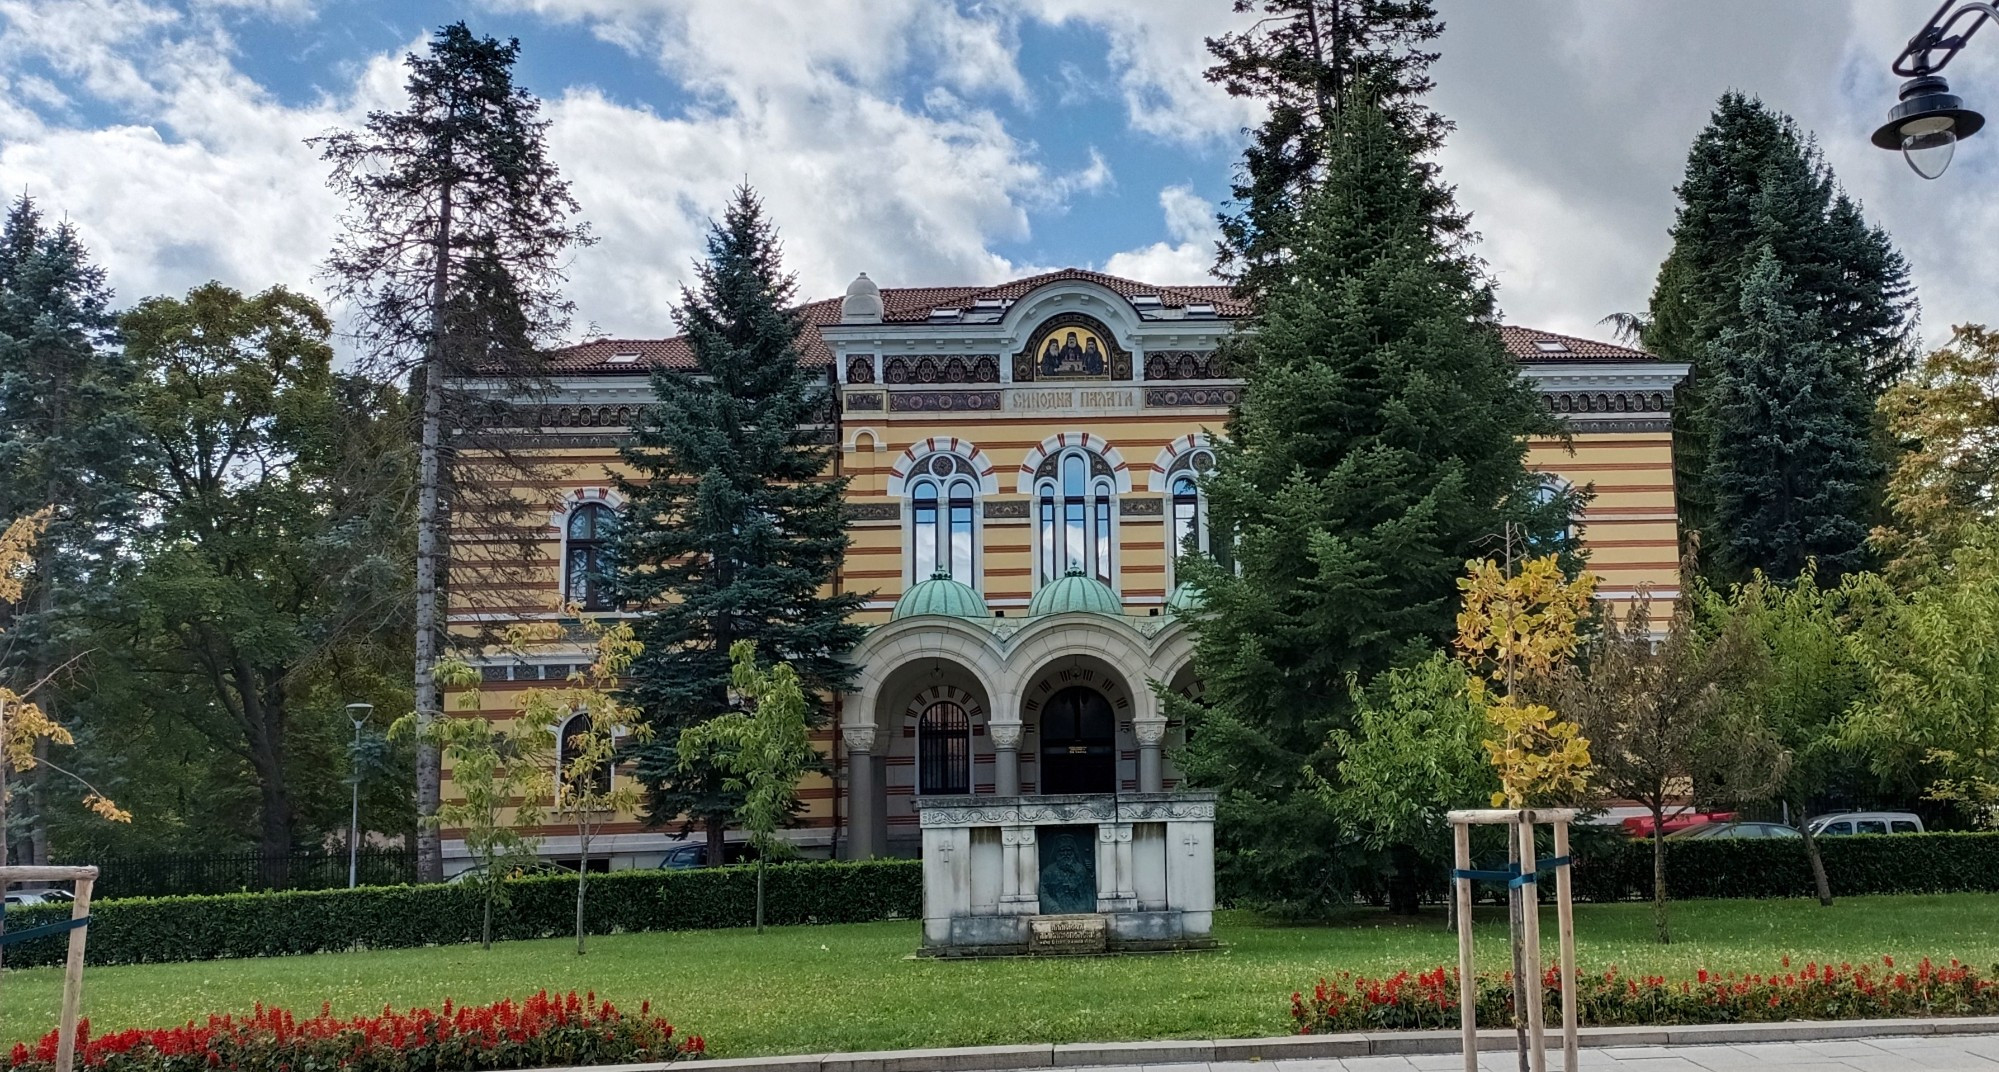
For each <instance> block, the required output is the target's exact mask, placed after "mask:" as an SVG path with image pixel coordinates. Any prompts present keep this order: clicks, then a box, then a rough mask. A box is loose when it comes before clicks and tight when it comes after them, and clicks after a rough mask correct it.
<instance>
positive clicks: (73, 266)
mask: <svg viewBox="0 0 1999 1072" xmlns="http://www.w3.org/2000/svg"><path fill="white" fill-rule="evenodd" d="M110 303H111V290H110V288H109V287H108V286H107V285H106V284H105V278H104V269H103V268H102V267H99V266H97V265H94V264H92V263H91V262H90V255H89V252H88V251H87V250H86V249H85V248H84V246H83V243H82V242H81V241H80V240H79V239H78V238H77V233H76V228H75V226H74V225H72V224H70V223H68V222H67V221H65V222H63V223H60V224H57V225H55V226H53V227H51V226H49V225H48V224H47V223H46V222H45V221H44V220H43V218H42V213H41V210H40V209H39V208H37V207H36V205H35V203H34V201H33V200H31V199H30V198H28V197H27V196H25V195H23V196H22V197H21V198H19V199H18V200H16V201H15V202H14V204H13V205H12V206H11V207H10V209H9V211H8V213H7V220H6V224H5V226H4V228H0V518H14V517H23V516H26V515H28V514H32V513H34V512H36V511H37V510H40V509H42V508H43V507H53V508H54V513H53V514H52V515H51V516H50V518H49V521H48V527H47V529H46V531H45V532H43V534H42V536H41V539H40V540H39V541H38V542H37V543H36V545H35V563H34V570H33V573H32V579H31V580H30V582H29V588H28V591H27V592H26V593H24V595H23V597H22V599H21V600H20V601H19V603H18V608H19V609H18V610H17V611H16V612H13V613H10V614H8V615H6V616H5V617H6V619H8V620H0V627H4V628H6V629H8V630H9V632H10V636H11V641H10V645H9V649H10V650H9V652H8V653H7V656H6V658H7V660H8V661H9V662H10V664H11V669H12V670H13V671H15V672H16V673H18V676H19V677H21V678H22V679H23V680H27V681H41V680H43V679H44V678H48V677H49V676H50V675H52V674H57V673H58V671H59V670H61V669H62V668H64V667H66V666H69V665H70V664H71V661H72V660H73V659H74V658H75V657H76V656H77V655H78V654H79V653H80V652H81V651H82V649H83V647H84V645H83V644H82V643H81V640H80V638H79V635H78V622H79V620H80V618H81V616H82V612H83V611H84V610H85V609H86V604H87V603H89V602H90V601H91V600H92V599H94V598H95V597H96V596H97V595H98V594H101V593H102V592H103V591H105V589H106V588H108V585H106V584H104V583H103V582H104V581H105V580H106V575H107V573H108V572H109V571H110V570H111V569H112V568H113V566H114V565H115V563H116V553H115V544H116V539H117V535H118V532H119V529H120V526H121V524H122V522H123V521H124V520H126V519H127V517H128V516H129V513H130V507H131V500H130V496H129V495H128V494H126V492H125V491H124V480H125V476H126V472H127V469H128V467H129V465H130V463H131V458H132V448H131V436H130V434H129V432H130V425H129V421H128V413H127V399H126V391H127V388H128V386H129V383H130V375H129V372H128V369H127V367H126V364H125V362H124V360H123V358H122V356H121V355H120V354H119V352H118V351H117V349H116V348H114V347H112V346H111V345H109V344H110V341H111V334H112V328H113V317H112V314H111V312H110ZM64 684H65V682H64V681H55V682H52V683H51V684H50V686H48V687H45V688H44V689H43V690H42V692H41V693H40V694H39V695H38V699H39V701H40V703H41V706H42V708H43V710H44V711H45V712H47V713H48V714H49V715H50V717H52V718H57V719H58V720H59V719H60V712H61V709H62V707H63V706H64V699H65V697H64V696H63V691H64V688H63V686H64ZM39 769H40V770H46V769H47V767H46V764H44V765H43V766H42V767H41V768H39ZM39 785H40V781H39V778H37V780H36V781H35V782H34V783H33V784H32V785H31V786H30V789H29V792H28V793H27V794H26V796H27V800H26V802H25V803H26V805H27V807H26V809H25V810H27V812H28V815H27V820H28V825H29V829H28V836H27V838H26V839H25V842H24V843H23V845H22V846H21V853H20V855H21V859H22V861H23V862H34V863H46V862H47V855H48V837H47V830H46V825H45V824H46V817H45V814H44V812H43V811H42V809H40V808H39V807H36V797H37V796H38V795H39V793H38V790H39Z"/></svg>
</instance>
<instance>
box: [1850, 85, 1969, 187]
mask: <svg viewBox="0 0 1999 1072" xmlns="http://www.w3.org/2000/svg"><path fill="white" fill-rule="evenodd" d="M1901 96H1902V100H1901V103H1899V104H1897V105H1895V107H1893V108H1891V109H1889V110H1888V121H1887V122H1886V123H1883V124H1882V125H1881V129H1879V130H1876V131H1875V132H1874V144H1875V145H1878V146H1880V147H1881V148H1883V149H1890V150H1894V149H1899V150H1901V152H1902V157H1903V159H1905V160H1907V161H1908V162H1909V167H1911V168H1913V169H1914V170H1915V172H1916V174H1918V175H1921V176H1922V177H1923V178H1926V179H1934V178H1936V177H1937V176H1939V175H1942V174H1943V173H1944V169H1945V168H1947V167H1949V166H1950V158H1951V156H1952V154H1953V153H1954V152H1955V151H1956V148H1957V143H1958V142H1960V141H1963V140H1964V139H1965V138H1969V137H1971V136H1972V135H1973V134H1976V133H1978V131H1979V129H1980V128H1982V127H1983V126H1985V117H1984V116H1982V115H1980V114H1978V113H1977V112H1974V111H1972V110H1971V109H1969V108H1966V107H1965V106H1964V100H1963V99H1962V98H1960V97H1958V96H1957V95H1956V94H1954V93H1952V92H1951V91H1950V84H1949V83H1948V82H1945V81H1944V80H1943V77H1942V76H1941V75H1936V74H1925V75H1918V76H1917V77H1915V78H1911V79H1909V80H1908V81H1907V82H1904V83H1902V94H1901Z"/></svg>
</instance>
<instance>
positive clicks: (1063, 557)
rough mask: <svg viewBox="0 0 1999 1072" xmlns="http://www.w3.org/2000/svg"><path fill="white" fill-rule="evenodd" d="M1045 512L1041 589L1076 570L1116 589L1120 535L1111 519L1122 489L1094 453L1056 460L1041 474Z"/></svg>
mask: <svg viewBox="0 0 1999 1072" xmlns="http://www.w3.org/2000/svg"><path fill="white" fill-rule="evenodd" d="M1035 493H1036V498H1037V499H1038V500H1039V506H1040V511H1041V518H1040V522H1041V523H1040V539H1041V555H1040V559H1041V583H1042V584H1047V583H1048V582H1050V581H1052V580H1054V579H1055V578H1057V577H1060V576H1062V575H1063V574H1064V573H1066V572H1068V570H1069V567H1070V566H1071V565H1072V564H1073V565H1074V566H1075V567H1076V568H1078V569H1080V570H1082V571H1083V573H1084V574H1085V575H1086V576H1090V577H1095V578H1096V579H1097V580H1100V581H1102V582H1104V583H1105V584H1108V585H1111V586H1112V587H1116V583H1115V581H1114V580H1113V578H1115V577H1116V576H1117V571H1116V563H1115V561H1114V560H1115V549H1116V546H1117V539H1116V537H1117V530H1116V528H1115V522H1113V520H1112V518H1111V502H1112V500H1113V499H1114V498H1115V497H1116V487H1115V485H1114V484H1113V483H1112V480H1111V468H1110V466H1109V465H1108V464H1106V463H1105V462H1104V460H1103V459H1102V458H1101V457H1098V456H1097V455H1096V454H1093V453H1090V452H1088V451H1082V450H1068V451H1063V452H1061V453H1059V454H1051V455H1049V456H1048V458H1047V459H1046V460H1044V461H1043V462H1042V463H1041V467H1040V468H1039V469H1037V470H1036V471H1035Z"/></svg>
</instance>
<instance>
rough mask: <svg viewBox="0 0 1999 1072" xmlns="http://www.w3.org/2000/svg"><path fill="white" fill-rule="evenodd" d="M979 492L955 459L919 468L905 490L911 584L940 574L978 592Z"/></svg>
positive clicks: (974, 477) (968, 469) (967, 467)
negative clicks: (908, 519)
mask: <svg viewBox="0 0 1999 1072" xmlns="http://www.w3.org/2000/svg"><path fill="white" fill-rule="evenodd" d="M978 487H979V485H978V470H976V469H974V468H973V467H972V463H971V462H970V461H969V460H967V459H964V458H960V457H958V456H957V455H955V454H934V455H931V456H930V457H928V458H925V459H924V460H922V461H921V462H918V463H917V465H916V469H915V472H914V474H913V475H912V478H911V480H910V484H909V500H910V501H909V506H910V519H911V526H910V530H911V538H910V565H911V567H912V569H911V570H910V583H911V584H915V583H917V582H919V581H925V580H928V579H929V578H931V577H932V576H934V575H935V574H936V573H937V572H938V571H939V570H942V571H944V572H946V573H949V574H950V575H951V579H952V580H954V581H957V582H958V583H960V584H965V585H970V586H971V587H973V588H977V587H978V568H977V559H976V555H977V551H978V540H977V531H976V528H975V526H976V525H977V520H976V518H977V511H976V510H975V509H974V497H975V496H976V495H977V494H978Z"/></svg>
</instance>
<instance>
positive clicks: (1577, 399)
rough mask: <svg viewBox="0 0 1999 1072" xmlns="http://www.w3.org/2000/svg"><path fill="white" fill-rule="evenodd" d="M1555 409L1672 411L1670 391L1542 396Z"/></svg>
mask: <svg viewBox="0 0 1999 1072" xmlns="http://www.w3.org/2000/svg"><path fill="white" fill-rule="evenodd" d="M1541 403H1542V404H1543V405H1545V406H1547V407H1548V410H1549V412H1552V413H1564V414H1566V413H1670V412H1671V411H1672V409H1673V393H1672V392H1671V391H1557V392H1551V393H1547V394H1543V395H1542V396H1541Z"/></svg>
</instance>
